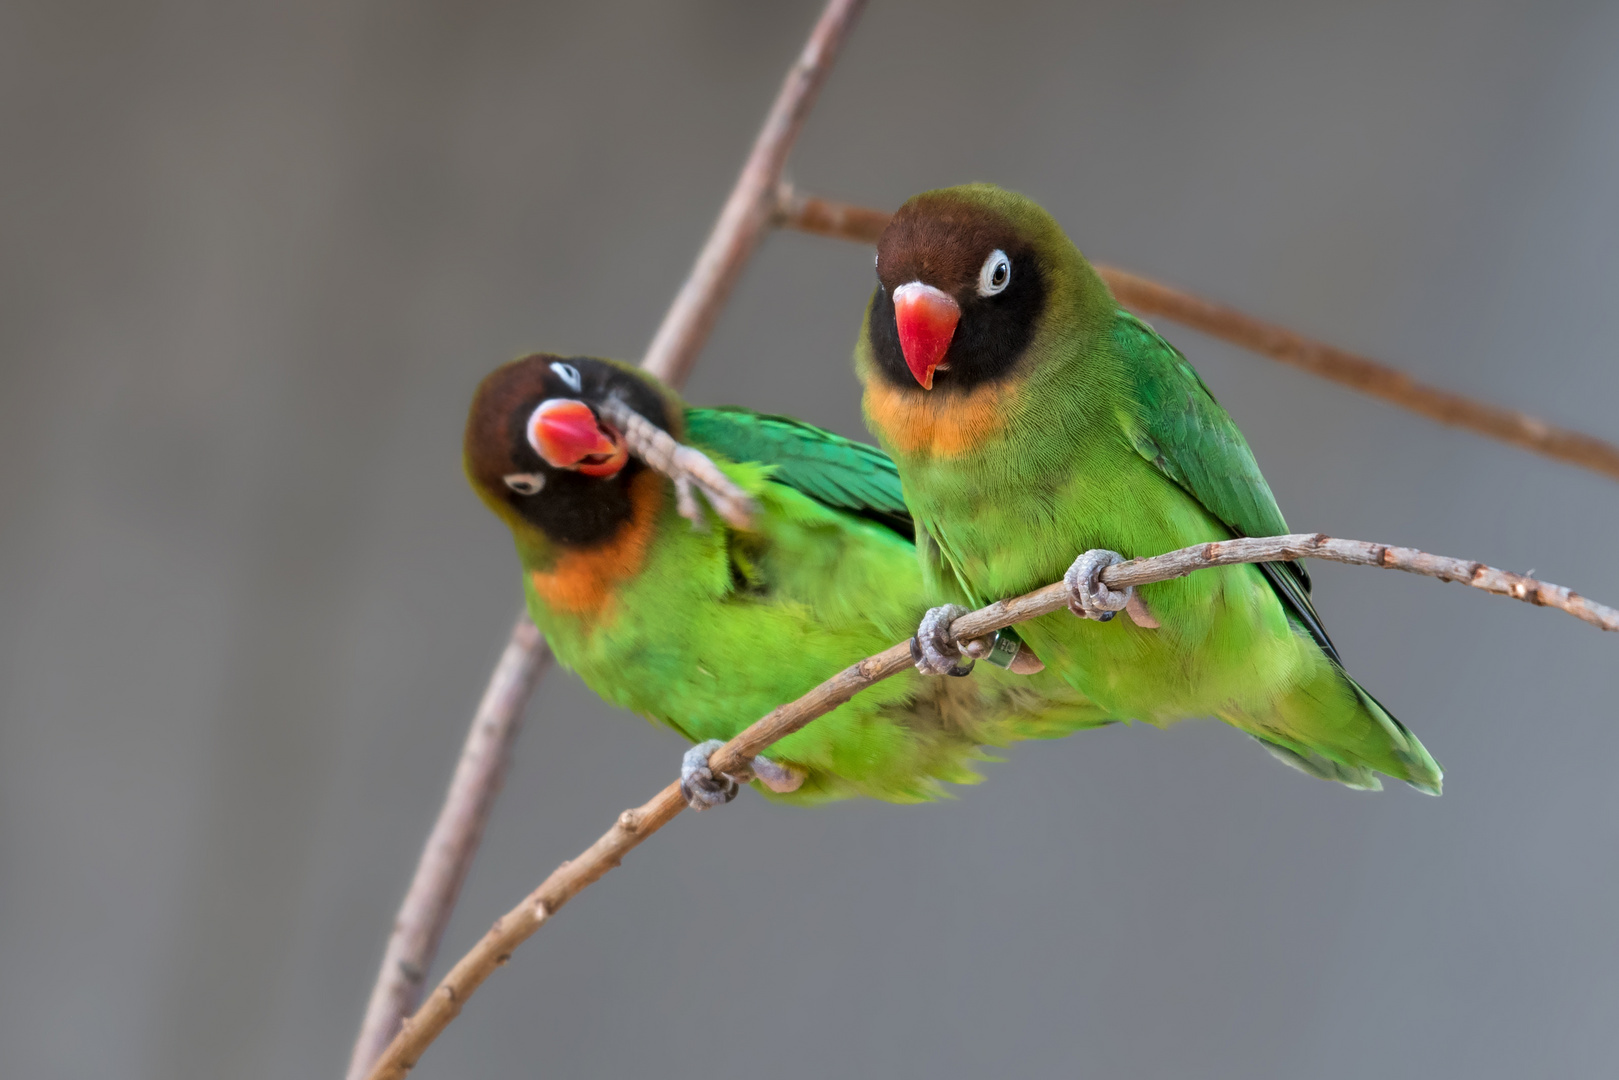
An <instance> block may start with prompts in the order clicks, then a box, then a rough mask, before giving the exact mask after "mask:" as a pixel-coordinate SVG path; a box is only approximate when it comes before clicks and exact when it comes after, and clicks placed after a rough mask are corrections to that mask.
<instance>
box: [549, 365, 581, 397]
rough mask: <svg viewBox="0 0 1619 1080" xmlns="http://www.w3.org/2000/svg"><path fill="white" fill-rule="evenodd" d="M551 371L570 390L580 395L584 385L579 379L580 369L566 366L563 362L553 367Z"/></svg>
mask: <svg viewBox="0 0 1619 1080" xmlns="http://www.w3.org/2000/svg"><path fill="white" fill-rule="evenodd" d="M551 370H552V371H554V372H556V373H557V378H559V379H561V380H562V381H563V382H565V383H567V384H568V389H569V390H572V391H573V392H574V393H576V394H577V393H578V392H579V391H580V388H581V387H582V386H583V385H584V383H583V381H582V380H581V379H580V378H579V369H578V368H576V367H574V366H573V365H572V364H564V363H563V362H562V361H561V360H558V361H557V362H556V363H554V364H552V365H551Z"/></svg>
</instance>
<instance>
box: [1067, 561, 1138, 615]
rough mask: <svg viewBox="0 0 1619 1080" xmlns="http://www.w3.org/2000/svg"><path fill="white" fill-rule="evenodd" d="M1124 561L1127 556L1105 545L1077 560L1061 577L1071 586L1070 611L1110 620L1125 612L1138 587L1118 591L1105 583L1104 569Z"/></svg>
mask: <svg viewBox="0 0 1619 1080" xmlns="http://www.w3.org/2000/svg"><path fill="white" fill-rule="evenodd" d="M1123 561H1124V556H1123V555H1120V554H1119V553H1118V552H1117V551H1108V550H1107V549H1106V548H1092V549H1091V550H1089V551H1087V552H1085V554H1083V555H1081V556H1080V557H1079V558H1077V559H1075V560H1074V565H1072V566H1070V567H1069V568H1068V572H1067V573H1066V574H1064V575H1063V576H1062V580H1063V584H1064V585H1067V586H1068V610H1069V611H1072V612H1073V613H1074V614H1075V615H1078V616H1079V617H1080V618H1082V619H1095V620H1096V621H1097V622H1107V621H1108V620H1109V619H1111V618H1113V616H1115V615H1117V614H1118V613H1119V612H1121V611H1123V610H1124V608H1125V605H1127V604H1128V603H1129V602H1130V598H1131V597H1132V596H1133V595H1135V586H1133V585H1126V586H1125V587H1124V590H1123V591H1122V592H1115V591H1114V590H1112V589H1110V588H1108V587H1107V586H1106V585H1104V584H1103V583H1102V571H1103V570H1106V569H1107V568H1108V567H1110V566H1115V565H1117V564H1119V563H1121V562H1123Z"/></svg>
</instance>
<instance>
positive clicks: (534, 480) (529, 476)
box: [501, 472, 545, 495]
mask: <svg viewBox="0 0 1619 1080" xmlns="http://www.w3.org/2000/svg"><path fill="white" fill-rule="evenodd" d="M501 479H502V480H504V481H506V486H507V487H509V488H511V489H512V490H513V491H515V492H517V494H519V495H538V494H539V493H540V489H541V488H543V487H544V486H545V476H544V475H543V474H541V473H534V472H514V473H507V474H506V475H505V476H502V477H501Z"/></svg>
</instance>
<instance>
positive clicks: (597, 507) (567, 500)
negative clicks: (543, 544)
mask: <svg viewBox="0 0 1619 1080" xmlns="http://www.w3.org/2000/svg"><path fill="white" fill-rule="evenodd" d="M643 468H645V466H644V465H642V464H641V463H640V462H639V461H635V460H634V459H631V460H630V461H629V462H627V463H626V464H625V466H624V468H622V469H620V470H619V471H618V473H617V474H616V475H613V476H609V477H601V476H586V475H584V474H583V473H577V472H573V471H571V470H568V469H552V470H549V471H548V472H547V473H546V477H545V487H544V489H542V490H541V491H540V492H539V494H537V495H528V496H522V495H516V496H514V497H513V498H512V505H513V506H515V507H516V508H517V512H518V513H520V514H522V515H523V517H524V518H525V519H526V520H528V521H529V522H530V523H532V524H533V525H535V526H536V527H537V528H539V529H540V530H541V531H542V532H544V533H545V535H546V536H547V537H548V538H550V539H551V540H552V541H554V542H556V543H558V544H565V545H568V546H570V547H594V546H595V545H597V544H603V543H606V542H607V541H609V540H611V539H612V538H613V536H614V534H616V533H617V532H618V529H619V526H621V525H623V524H624V523H625V522H626V521H629V520H630V518H631V517H632V516H634V513H635V508H634V506H633V505H631V503H630V481H631V480H632V479H634V477H635V476H636V475H637V474H638V473H639V472H640V471H641V470H642V469H643Z"/></svg>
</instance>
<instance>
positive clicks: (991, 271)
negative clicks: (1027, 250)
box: [978, 248, 1012, 296]
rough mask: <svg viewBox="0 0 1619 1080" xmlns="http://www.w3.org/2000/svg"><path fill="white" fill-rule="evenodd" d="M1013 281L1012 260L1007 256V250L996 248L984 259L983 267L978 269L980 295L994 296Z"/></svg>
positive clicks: (1003, 290)
mask: <svg viewBox="0 0 1619 1080" xmlns="http://www.w3.org/2000/svg"><path fill="white" fill-rule="evenodd" d="M1011 283H1012V260H1011V259H1008V258H1007V257H1006V252H1004V251H1002V250H1001V249H1000V248H996V249H995V250H994V251H992V252H990V253H989V258H987V259H985V260H984V265H983V267H982V268H981V269H980V270H979V271H978V295H979V296H994V295H995V294H996V293H998V292H1005V291H1006V287H1007V286H1008V285H1010V284H1011Z"/></svg>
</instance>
